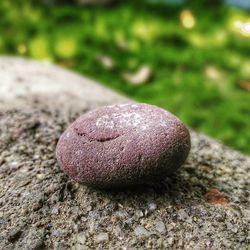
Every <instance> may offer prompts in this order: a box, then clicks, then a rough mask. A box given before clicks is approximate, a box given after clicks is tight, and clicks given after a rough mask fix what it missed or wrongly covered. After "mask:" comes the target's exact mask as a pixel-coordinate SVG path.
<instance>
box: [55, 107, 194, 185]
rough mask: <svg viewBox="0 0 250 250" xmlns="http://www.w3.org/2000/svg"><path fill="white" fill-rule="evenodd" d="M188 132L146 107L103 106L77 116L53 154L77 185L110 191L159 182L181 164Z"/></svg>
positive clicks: (162, 113) (164, 114)
mask: <svg viewBox="0 0 250 250" xmlns="http://www.w3.org/2000/svg"><path fill="white" fill-rule="evenodd" d="M189 150H190V135H189V132H188V130H187V128H186V127H185V126H184V125H183V124H182V123H181V121H180V120H178V118H176V117H175V116H174V115H172V114H171V113H169V112H167V111H165V110H163V109H160V108H158V107H156V106H152V105H147V104H139V103H136V104H119V105H110V106H105V107H102V108H99V109H96V110H94V111H91V112H88V113H87V114H85V115H82V116H80V117H79V118H78V119H77V120H76V121H75V122H73V123H72V124H71V125H70V127H69V128H68V129H67V130H66V131H65V132H64V133H63V135H62V136H61V137H60V139H59V142H58V144H57V148H56V155H57V159H58V162H59V164H60V166H61V167H62V169H63V170H64V171H65V172H66V173H67V174H68V175H69V176H70V177H72V178H73V179H75V180H76V181H78V182H80V183H83V184H85V185H88V186H95V187H98V188H115V187H124V186H129V185H138V184H143V183H148V182H153V181H159V180H164V179H165V178H166V176H168V175H170V174H171V173H172V172H173V171H176V170H177V169H178V168H179V167H180V165H181V164H183V162H184V161H185V160H186V158H187V155H188V153H189Z"/></svg>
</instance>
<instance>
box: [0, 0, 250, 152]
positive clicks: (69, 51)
mask: <svg viewBox="0 0 250 250" xmlns="http://www.w3.org/2000/svg"><path fill="white" fill-rule="evenodd" d="M13 2H14V1H13ZM13 2H12V1H1V2H0V15H1V21H0V53H1V54H14V55H22V56H26V57H31V58H35V59H39V60H46V61H50V62H55V63H58V64H60V65H63V66H65V67H68V68H71V69H73V70H75V71H77V72H80V73H82V74H85V75H88V76H90V77H91V78H94V79H96V80H99V81H100V82H102V83H104V84H105V85H107V86H109V87H112V88H114V89H116V90H118V91H119V92H121V93H124V94H126V95H128V96H130V97H132V98H134V99H136V100H138V101H140V102H147V103H152V104H156V105H159V106H161V107H164V108H166V109H168V110H170V111H171V112H173V113H175V114H176V115H177V116H179V117H180V118H181V119H182V120H183V121H184V122H185V123H187V124H188V125H189V126H190V127H192V128H194V129H195V130H197V131H200V132H204V133H206V134H208V135H210V136H213V137H215V138H217V139H219V140H221V141H223V142H224V143H225V144H227V145H229V146H232V147H234V148H236V149H239V150H241V151H243V152H245V153H250V144H249V142H250V129H249V126H250V105H249V103H250V102H249V92H247V91H244V90H242V89H239V88H238V87H237V86H236V84H235V83H236V81H237V80H239V79H242V80H246V81H250V59H249V57H248V56H247V55H249V54H250V38H249V37H246V36H243V35H242V34H240V32H238V31H237V30H235V27H234V24H235V22H236V21H237V20H242V21H246V20H249V17H248V16H247V13H246V12H243V11H240V10H235V9H232V8H229V7H225V6H222V5H219V6H218V5H216V6H213V5H212V4H210V5H209V4H208V3H207V4H208V5H209V7H206V8H203V7H202V6H200V5H198V4H197V3H196V2H194V3H193V5H192V1H191V5H190V6H188V8H189V9H190V10H191V12H192V13H193V16H194V18H195V21H196V22H195V26H194V27H193V28H192V29H185V28H184V27H183V26H182V25H181V23H180V20H179V15H180V12H181V11H182V8H181V6H171V7H169V6H162V5H161V6H158V5H151V4H149V3H147V4H146V3H145V2H144V3H143V1H124V2H122V1H121V2H120V3H119V4H116V5H114V6H111V7H98V6H95V7H79V6H77V5H66V3H65V4H60V5H57V6H53V7H51V6H48V5H42V4H32V3H31V1H29V0H23V1H16V2H15V3H13ZM149 2H150V1H149ZM195 3H196V4H195ZM100 55H106V56H108V57H110V58H112V59H113V61H114V62H115V63H114V64H115V66H114V68H112V69H107V68H105V67H104V66H103V65H102V64H101V63H100V61H98V56H100ZM145 64H146V65H149V66H150V67H151V69H152V77H151V78H150V79H149V82H147V83H145V84H144V85H140V86H134V85H131V84H129V83H128V82H126V81H125V80H124V79H123V78H122V74H123V73H124V72H127V71H129V72H133V71H136V70H137V69H138V68H140V66H141V65H145Z"/></svg>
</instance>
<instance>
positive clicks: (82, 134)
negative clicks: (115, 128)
mask: <svg viewBox="0 0 250 250" xmlns="http://www.w3.org/2000/svg"><path fill="white" fill-rule="evenodd" d="M74 131H75V133H76V134H77V135H78V136H80V137H84V138H85V139H86V140H87V141H89V142H94V141H96V142H107V141H112V140H115V139H117V138H119V137H120V136H121V135H116V136H109V137H105V138H99V139H97V138H93V137H91V136H89V135H88V134H87V133H83V132H79V131H78V129H77V128H74Z"/></svg>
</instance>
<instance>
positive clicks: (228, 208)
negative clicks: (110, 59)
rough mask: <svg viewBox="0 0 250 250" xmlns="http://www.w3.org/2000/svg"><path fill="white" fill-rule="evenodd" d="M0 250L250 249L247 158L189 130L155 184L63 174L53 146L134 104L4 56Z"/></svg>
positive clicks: (0, 73)
mask: <svg viewBox="0 0 250 250" xmlns="http://www.w3.org/2000/svg"><path fill="white" fill-rule="evenodd" d="M0 81H1V83H0V131H1V133H0V249H247V248H248V246H249V241H250V238H249V232H248V231H249V218H250V210H249V207H250V204H249V180H250V174H249V173H250V158H249V157H246V156H244V155H242V154H241V153H239V152H236V151H233V150H230V149H228V148H226V147H224V146H223V145H221V144H219V143H218V142H216V141H214V140H212V139H210V138H207V137H205V136H203V135H199V134H197V133H195V132H192V150H191V153H190V156H189V158H188V160H187V162H186V164H185V165H184V166H183V167H182V168H181V169H180V170H179V171H178V172H177V173H176V174H175V175H174V176H172V177H170V178H168V179H166V180H165V181H164V182H163V183H159V184H157V185H155V184H154V185H153V184H152V185H148V186H144V187H138V188H136V189H133V190H126V191H116V192H104V191H99V190H93V189H89V188H86V187H85V186H81V185H79V184H77V183H75V182H74V181H72V180H70V179H69V178H68V177H67V176H65V175H64V174H63V173H62V172H61V170H60V169H59V167H58V164H57V163H56V160H55V155H54V150H55V145H56V142H57V140H58V138H59V136H60V134H61V132H62V131H63V130H64V129H65V128H66V126H67V125H68V124H69V122H70V121H72V120H73V119H75V117H77V116H78V115H79V114H80V113H83V112H86V111H88V110H90V109H92V108H94V107H97V106H101V105H106V104H113V103H122V102H128V101H129V100H128V99H127V98H125V97H122V96H120V95H118V94H116V93H114V92H112V91H110V90H107V89H106V88H104V87H102V86H100V85H98V84H97V83H95V82H93V81H90V80H89V79H86V78H83V77H81V76H78V75H76V74H73V73H70V72H68V71H66V70H63V69H61V68H58V67H55V66H49V65H45V64H42V63H38V62H33V61H28V60H24V59H15V58H7V57H6V58H1V59H0Z"/></svg>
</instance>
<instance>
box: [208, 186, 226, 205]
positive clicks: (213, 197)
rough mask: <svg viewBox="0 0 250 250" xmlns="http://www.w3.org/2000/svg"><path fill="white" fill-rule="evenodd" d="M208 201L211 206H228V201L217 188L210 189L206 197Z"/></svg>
mask: <svg viewBox="0 0 250 250" xmlns="http://www.w3.org/2000/svg"><path fill="white" fill-rule="evenodd" d="M205 197H206V200H207V202H208V203H211V204H222V205H223V204H226V203H227V200H226V198H225V197H224V195H223V194H222V193H221V192H220V191H219V190H218V189H216V188H212V189H210V190H209V191H208V192H207V193H206V195H205Z"/></svg>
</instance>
